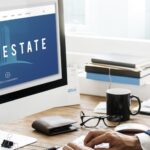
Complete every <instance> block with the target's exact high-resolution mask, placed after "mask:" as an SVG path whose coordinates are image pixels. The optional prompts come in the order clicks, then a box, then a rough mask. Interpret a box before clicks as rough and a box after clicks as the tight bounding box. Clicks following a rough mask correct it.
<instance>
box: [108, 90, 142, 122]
mask: <svg viewBox="0 0 150 150" xmlns="http://www.w3.org/2000/svg"><path fill="white" fill-rule="evenodd" d="M106 97H107V115H109V116H110V120H111V116H113V117H112V118H114V116H116V117H118V118H119V121H127V120H129V119H130V115H136V114H138V113H139V112H140V109H141V101H140V99H139V98H138V97H137V96H134V95H131V91H130V90H128V89H122V88H113V89H108V90H107V91H106ZM132 98H134V99H136V100H137V102H138V110H137V111H135V112H132V111H131V110H130V104H131V100H132ZM113 121H114V120H113ZM117 121H118V120H117Z"/></svg>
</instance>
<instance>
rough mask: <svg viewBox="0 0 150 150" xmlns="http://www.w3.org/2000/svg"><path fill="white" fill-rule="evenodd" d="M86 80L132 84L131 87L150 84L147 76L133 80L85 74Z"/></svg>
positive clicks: (149, 77)
mask: <svg viewBox="0 0 150 150" xmlns="http://www.w3.org/2000/svg"><path fill="white" fill-rule="evenodd" d="M86 78H87V79H92V80H99V81H108V82H115V83H123V84H132V85H144V84H149V82H150V75H147V76H145V77H143V78H133V77H123V76H115V75H106V74H100V73H90V72H87V73H86Z"/></svg>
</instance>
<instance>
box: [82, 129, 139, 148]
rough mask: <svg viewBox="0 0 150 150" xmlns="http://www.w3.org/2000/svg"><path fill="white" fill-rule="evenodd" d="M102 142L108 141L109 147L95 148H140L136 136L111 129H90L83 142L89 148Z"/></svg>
mask: <svg viewBox="0 0 150 150" xmlns="http://www.w3.org/2000/svg"><path fill="white" fill-rule="evenodd" d="M102 143H109V148H108V149H104V148H103V149H101V148H96V150H142V148H141V146H140V143H139V141H138V138H137V137H136V136H128V135H124V134H121V133H118V132H114V131H112V130H99V131H91V132H89V133H88V134H87V136H86V137H85V140H84V144H85V145H86V146H87V147H91V148H94V147H95V146H96V145H99V144H102Z"/></svg>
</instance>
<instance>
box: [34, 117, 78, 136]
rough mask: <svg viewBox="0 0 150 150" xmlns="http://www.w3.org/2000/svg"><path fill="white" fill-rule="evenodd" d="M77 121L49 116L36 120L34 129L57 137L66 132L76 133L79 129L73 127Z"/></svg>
mask: <svg viewBox="0 0 150 150" xmlns="http://www.w3.org/2000/svg"><path fill="white" fill-rule="evenodd" d="M74 123H76V121H75V120H73V119H70V118H65V117H62V116H47V117H42V118H40V119H38V120H35V121H34V122H33V123H32V127H33V128H34V129H36V130H37V131H39V132H42V133H44V134H47V135H56V134H60V133H65V132H71V131H75V130H77V129H78V128H77V127H76V126H73V124H74Z"/></svg>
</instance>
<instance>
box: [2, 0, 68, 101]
mask: <svg viewBox="0 0 150 150" xmlns="http://www.w3.org/2000/svg"><path fill="white" fill-rule="evenodd" d="M60 7H61V6H60V4H59V2H57V3H56V2H55V1H52V2H51V3H49V4H46V5H41V6H32V7H28V8H21V9H15V10H9V11H1V12H0V18H1V19H0V103H4V102H8V101H12V100H15V99H18V98H22V97H25V96H29V95H32V94H36V93H39V92H43V91H46V90H49V89H52V88H56V87H60V86H63V85H66V84H67V74H66V52H65V39H64V29H63V17H62V13H61V8H60Z"/></svg>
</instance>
